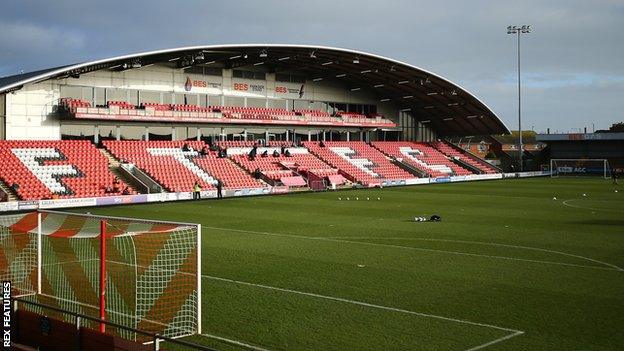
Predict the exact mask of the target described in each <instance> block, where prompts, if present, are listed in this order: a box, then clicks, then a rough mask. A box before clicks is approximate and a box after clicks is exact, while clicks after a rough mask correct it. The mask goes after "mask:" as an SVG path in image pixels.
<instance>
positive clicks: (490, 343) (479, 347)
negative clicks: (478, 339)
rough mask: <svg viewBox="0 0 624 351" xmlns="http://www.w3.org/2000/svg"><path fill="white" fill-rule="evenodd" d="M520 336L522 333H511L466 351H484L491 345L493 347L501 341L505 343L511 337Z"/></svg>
mask: <svg viewBox="0 0 624 351" xmlns="http://www.w3.org/2000/svg"><path fill="white" fill-rule="evenodd" d="M522 334H524V332H522V331H517V332H515V333H513V334H509V335H505V336H503V337H502V338H498V339H495V340H492V341H490V342H486V343H485V344H481V345H477V346H475V347H472V348H469V349H468V350H466V351H476V350H481V349H484V348H486V347H488V346H492V345H494V344H498V343H499V342H503V341H505V340H509V339H511V338H513V337H516V336H518V335H522Z"/></svg>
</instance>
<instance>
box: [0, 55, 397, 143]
mask: <svg viewBox="0 0 624 351" xmlns="http://www.w3.org/2000/svg"><path fill="white" fill-rule="evenodd" d="M232 72H233V71H232V70H231V69H223V70H222V76H214V75H203V74H195V73H187V72H184V71H183V70H180V69H171V68H168V67H162V66H158V65H154V66H149V67H143V68H137V69H130V70H126V71H121V72H116V71H110V70H100V71H95V72H91V73H87V74H83V75H81V76H80V77H79V78H64V79H56V80H47V81H44V82H40V83H34V84H28V85H26V86H24V87H23V88H22V89H20V90H18V91H14V92H13V93H9V94H7V95H6V124H5V125H6V139H9V140H17V139H30V140H35V139H39V140H50V139H52V140H54V139H60V138H61V127H60V126H61V122H60V121H59V119H58V118H57V116H55V115H54V113H53V112H54V107H55V105H57V104H58V100H59V99H60V98H61V97H68V96H71V97H79V98H82V99H85V100H87V101H91V102H92V104H93V105H103V104H105V103H106V101H128V102H130V103H132V104H136V105H139V104H140V102H141V101H151V102H161V103H167V104H169V103H172V104H184V103H185V99H186V103H188V104H196V105H248V106H256V107H284V108H288V109H293V107H299V108H307V106H302V105H305V103H303V102H304V101H313V102H319V101H329V102H338V103H353V104H370V105H376V106H377V111H378V113H381V114H383V115H385V116H386V117H387V118H389V119H393V120H394V121H395V122H397V123H400V120H399V115H400V112H399V110H398V108H397V107H396V106H394V105H392V104H388V103H385V104H378V99H377V98H376V97H375V96H374V95H373V94H372V93H370V92H367V91H365V90H358V91H350V90H349V89H348V87H347V86H345V85H344V84H342V83H341V82H338V81H327V80H324V81H320V82H313V81H307V82H306V83H305V85H304V89H303V90H304V94H303V96H302V97H301V98H299V90H300V89H301V86H302V84H301V83H292V82H281V81H276V80H275V74H272V73H267V74H266V79H264V80H254V79H243V78H235V77H233V75H232ZM189 81H190V82H191V84H190V86H189V84H188V83H189ZM137 92H139V93H138V94H137ZM76 95H78V96H76ZM293 104H295V106H293ZM297 104H299V106H297ZM313 106H314V105H313V104H312V105H311V106H310V107H313ZM98 123H99V122H98ZM93 124H94V123H91V125H93ZM102 124H105V125H106V124H107V122H106V121H102ZM110 124H111V125H113V126H114V125H115V124H117V125H118V124H119V123H118V122H117V123H116V122H114V121H111V122H110ZM87 128H88V127H85V126H83V127H76V131H75V133H77V134H80V131H83V132H84V131H85V130H87ZM169 128H170V127H169ZM180 128H184V127H183V126H180ZM208 128H209V127H208ZM91 129H92V128H91ZM238 129H240V128H238ZM169 130H170V129H169ZM263 130H264V129H263ZM180 131H181V132H182V131H183V129H181V130H180ZM353 131H356V130H355V129H354V130H353ZM113 133H114V132H113ZM132 134H133V135H132V137H137V136H138V137H140V136H141V135H142V134H144V132H143V131H141V130H139V129H137V131H135V132H133V133H132Z"/></svg>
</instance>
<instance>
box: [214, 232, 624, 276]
mask: <svg viewBox="0 0 624 351" xmlns="http://www.w3.org/2000/svg"><path fill="white" fill-rule="evenodd" d="M202 228H204V229H206V228H207V229H215V230H223V231H230V232H236V233H246V234H254V235H267V236H278V237H286V238H297V239H306V240H318V241H329V242H335V243H346V244H357V245H366V246H377V247H389V248H395V249H403V250H415V251H425V252H436V253H445V254H451V255H460V256H472V257H485V258H492V259H501V260H510V261H520V262H530V263H542V264H550V265H556V266H566V267H577V268H590V269H600V270H607V271H620V272H622V271H624V269H623V268H621V267H618V266H615V265H612V264H609V263H605V262H600V261H596V260H593V259H590V258H587V257H582V256H577V257H579V258H584V259H587V260H589V261H593V262H596V263H601V264H604V265H607V266H609V267H611V268H609V267H598V266H587V265H580V264H573V263H564V262H553V261H542V260H531V259H526V258H516V257H507V256H495V255H483V254H475V253H470V252H462V251H449V250H438V249H426V248H422V247H413V246H402V245H393V244H379V243H369V242H363V241H353V240H341V239H335V238H331V237H317V236H305V235H294V234H281V233H271V232H258V231H252V230H243V229H232V228H221V227H209V226H202ZM499 245H504V244H499ZM540 250H546V249H540ZM567 255H572V254H567Z"/></svg>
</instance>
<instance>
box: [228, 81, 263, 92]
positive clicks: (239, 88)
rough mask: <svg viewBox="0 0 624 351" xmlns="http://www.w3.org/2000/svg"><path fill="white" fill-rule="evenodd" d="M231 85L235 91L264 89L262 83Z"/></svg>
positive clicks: (260, 90)
mask: <svg viewBox="0 0 624 351" xmlns="http://www.w3.org/2000/svg"><path fill="white" fill-rule="evenodd" d="M232 87H233V88H234V90H236V91H253V92H263V91H264V85H262V84H248V83H234V85H233V86H232Z"/></svg>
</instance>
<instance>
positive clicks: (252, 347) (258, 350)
mask: <svg viewBox="0 0 624 351" xmlns="http://www.w3.org/2000/svg"><path fill="white" fill-rule="evenodd" d="M199 335H201V336H203V337H206V338H210V339H215V340H219V341H223V342H225V343H228V344H232V345H236V346H241V347H244V348H246V349H249V350H256V351H270V350H269V349H265V348H263V347H260V346H256V345H251V344H247V343H244V342H242V341H238V340H234V339H228V338H224V337H222V336H218V335H212V334H199Z"/></svg>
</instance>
